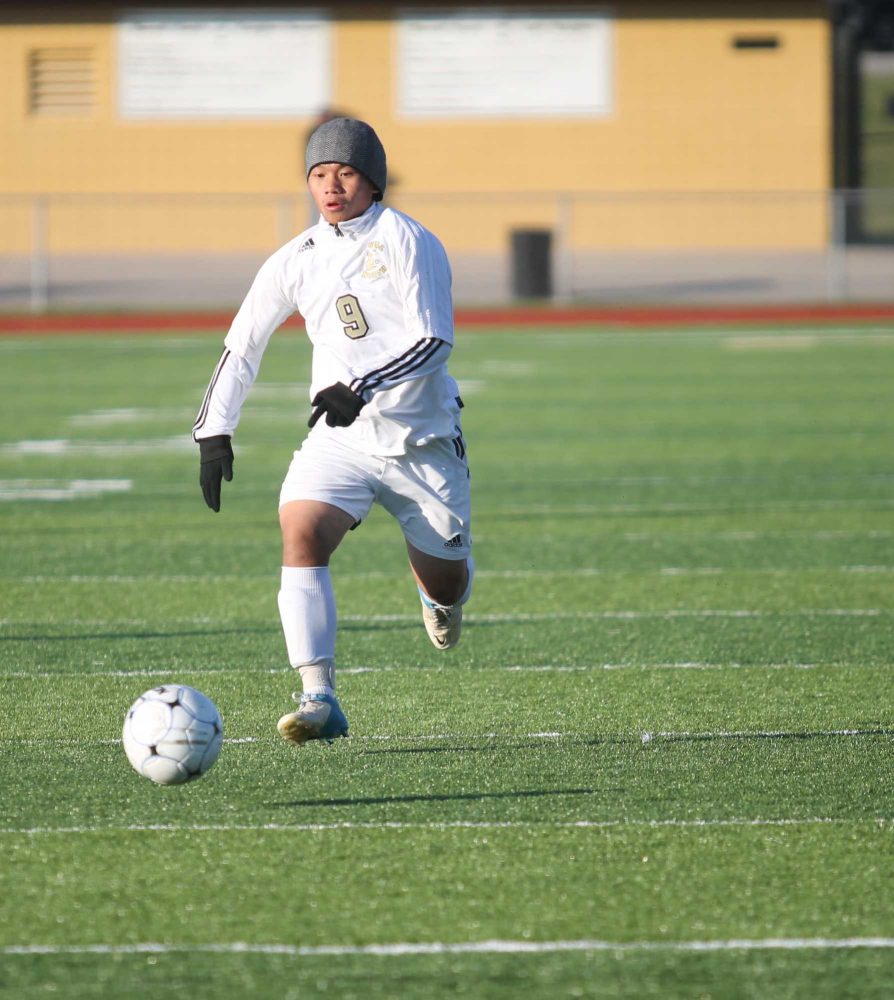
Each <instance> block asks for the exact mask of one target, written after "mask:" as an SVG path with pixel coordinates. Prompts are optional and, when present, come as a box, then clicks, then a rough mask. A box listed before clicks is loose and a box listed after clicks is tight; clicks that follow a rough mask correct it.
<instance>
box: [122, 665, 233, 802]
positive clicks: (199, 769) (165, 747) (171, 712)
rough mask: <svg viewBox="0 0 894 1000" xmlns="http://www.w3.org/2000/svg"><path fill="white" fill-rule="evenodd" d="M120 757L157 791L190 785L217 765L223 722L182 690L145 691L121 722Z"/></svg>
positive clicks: (205, 701)
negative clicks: (154, 785) (161, 788)
mask: <svg viewBox="0 0 894 1000" xmlns="http://www.w3.org/2000/svg"><path fill="white" fill-rule="evenodd" d="M122 739H123V743H124V752H125V753H126V754H127V759H128V760H129V761H130V762H131V764H132V765H133V767H134V770H136V771H137V772H138V773H139V774H142V775H143V776H144V777H146V778H150V779H151V780H152V781H154V782H155V783H156V784H158V785H182V784H183V783H184V782H186V781H194V780H195V779H196V778H201V776H202V775H203V774H204V773H205V772H206V771H207V770H208V769H209V768H210V767H211V765H212V764H213V763H214V762H215V761H216V760H217V756H218V754H219V753H220V748H221V744H222V743H223V720H222V719H221V717H220V712H218V710H217V706H216V705H215V704H214V702H213V701H212V700H211V699H210V698H208V697H207V696H206V695H204V694H202V692H201V691H196V689H195V688H191V687H187V686H186V685H185V684H165V685H163V686H162V687H157V688H153V689H152V690H151V691H146V692H145V694H141V695H140V697H139V698H137V700H136V701H135V702H134V703H133V705H131V707H130V709H129V710H128V712H127V715H126V716H125V717H124V732H123V734H122Z"/></svg>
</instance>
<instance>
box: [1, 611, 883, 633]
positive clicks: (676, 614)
mask: <svg viewBox="0 0 894 1000" xmlns="http://www.w3.org/2000/svg"><path fill="white" fill-rule="evenodd" d="M890 614H894V608H789V609H783V610H753V609H747V608H732V609H725V608H701V609H700V608H667V609H665V610H661V611H632V610H621V609H619V610H617V611H542V612H533V611H517V612H511V613H505V614H497V613H495V614H479V615H475V614H471V615H467V616H466V618H465V621H466V622H467V623H469V624H475V623H476V622H489V623H506V624H510V625H517V624H525V623H528V622H553V621H639V620H650V619H657V620H660V621H669V620H672V619H676V618H877V617H879V616H881V615H890ZM340 620H341V621H343V622H354V623H360V624H363V623H367V622H368V623H372V624H377V623H382V622H394V623H403V622H417V621H418V620H419V618H418V615H415V614H412V615H408V614H394V615H341V616H340ZM164 622H165V625H166V626H170V625H207V626H214V625H223V624H226V625H227V626H228V627H232V620H231V619H226V620H224V619H217V618H214V617H212V616H210V615H202V616H191V617H187V618H166V619H164ZM71 624H72V625H74V624H77V626H79V627H85V626H86V627H90V628H119V627H121V626H128V627H140V628H157V627H158V622H157V621H154V620H153V621H150V620H149V619H146V618H81V619H78V621H77V623H71ZM11 625H19V626H25V625H27V626H28V627H35V626H37V625H51V626H54V627H60V626H63V625H66V622H64V621H62V622H59V621H53V622H46V621H43V620H40V619H22V620H19V619H15V618H3V619H0V626H2V627H7V628H8V627H9V626H11ZM12 638H14V637H12Z"/></svg>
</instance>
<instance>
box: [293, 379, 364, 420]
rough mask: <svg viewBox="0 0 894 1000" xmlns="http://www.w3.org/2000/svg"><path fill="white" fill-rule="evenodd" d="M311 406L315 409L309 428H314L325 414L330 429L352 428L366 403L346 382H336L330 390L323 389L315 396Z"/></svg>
mask: <svg viewBox="0 0 894 1000" xmlns="http://www.w3.org/2000/svg"><path fill="white" fill-rule="evenodd" d="M311 406H313V407H315V409H314V411H313V413H311V415H310V420H308V422H307V426H308V427H313V425H314V424H315V423H316V422H317V421H318V420H319V419H320V417H322V416H323V414H324V413H325V414H326V423H327V424H329V426H330V427H350V426H351V424H353V423H354V421H355V420H356V419H357V414H358V413H359V412H360V411H361V410H362V409H363V407H364V406H366V403H365V402H364V400H362V399H361V398H360V397H359V396H358V395H357V393H356V392H352V391H351V390H350V389H349V388H348V387H347V386H346V385H345V384H344V382H336V383H335V385H330V386H329V388H328V389H321V390H320V391H319V392H318V393H317V394H316V396H314V398H313V402H312V403H311Z"/></svg>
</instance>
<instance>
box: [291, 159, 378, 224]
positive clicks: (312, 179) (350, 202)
mask: <svg viewBox="0 0 894 1000" xmlns="http://www.w3.org/2000/svg"><path fill="white" fill-rule="evenodd" d="M307 186H308V188H309V189H310V193H311V197H312V198H313V200H314V202H315V203H316V206H317V208H318V209H319V210H320V214H321V215H322V216H323V218H324V219H325V220H326V221H327V222H328V223H331V224H332V225H335V224H336V223H338V222H347V221H348V220H349V219H356V218H357V216H358V215H363V213H364V212H365V211H366V210H367V209H368V208H369V206H370V205H371V204H372V202H373V194H375V190H376V189H375V188H374V187H373V186H372V183H371V182H370V181H369V180H368V178H367V177H365V176H364V175H363V174H361V173H360V171H359V170H355V169H354V168H353V167H349V166H348V165H347V164H346V163H320V164H319V165H317V166H316V167H314V168H313V170H311V172H310V175H309V176H308V178H307Z"/></svg>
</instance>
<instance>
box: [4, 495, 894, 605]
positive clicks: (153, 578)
mask: <svg viewBox="0 0 894 1000" xmlns="http://www.w3.org/2000/svg"><path fill="white" fill-rule="evenodd" d="M0 491H2V486H0ZM0 499H3V497H2V493H0ZM808 572H824V573H894V565H859V566H815V567H808V568H806V569H805V568H778V567H775V568H774V567H764V568H756V569H755V568H748V567H737V566H658V567H652V568H647V569H635V570H607V569H600V568H599V567H595V566H580V567H577V568H575V569H492V570H487V569H482V570H477V571H476V573H475V579H476V580H541V579H544V578H554V577H569V578H588V577H598V576H605V577H613V576H651V575H655V574H657V575H658V576H724V575H738V576H741V575H748V576H779V577H783V576H788V575H791V574H803V573H808ZM406 575H407V574H406V573H405V572H404V571H403V570H401V571H399V572H387V571H385V570H379V571H376V570H370V571H366V572H361V573H339V575H338V579H339V580H403V579H405V578H406ZM6 579H7V580H8V581H9V582H10V583H21V584H29V585H31V584H36V583H40V584H45V583H51V584H66V585H67V584H76V583H86V584H94V583H100V584H105V583H108V584H113V585H115V586H117V585H119V584H136V585H143V586H145V584H147V583H186V584H190V585H193V584H197V583H200V584H201V583H207V584H219V583H245V582H246V581H249V580H265V581H271V582H273V581H274V577H273V575H272V574H270V573H255V574H245V573H242V574H237V573H229V574H198V573H148V574H146V575H142V576H137V575H133V574H125V573H109V574H85V573H74V574H70V575H68V576H48V575H46V574H38V575H30V576H17V577H12V576H11V577H7V578H6Z"/></svg>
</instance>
